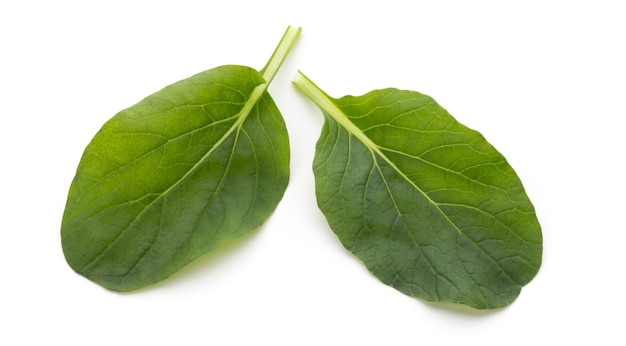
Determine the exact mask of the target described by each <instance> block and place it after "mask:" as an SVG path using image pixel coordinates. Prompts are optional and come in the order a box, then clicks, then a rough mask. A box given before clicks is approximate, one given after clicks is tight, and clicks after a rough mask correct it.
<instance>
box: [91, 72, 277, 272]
mask: <svg viewBox="0 0 626 346" xmlns="http://www.w3.org/2000/svg"><path fill="white" fill-rule="evenodd" d="M267 86H268V84H267V83H263V84H260V85H257V86H256V87H255V88H254V89H253V90H252V93H251V94H250V98H248V100H247V101H246V103H244V105H243V107H242V108H241V110H240V111H239V113H237V115H236V117H237V120H236V121H235V122H234V123H233V125H232V126H231V127H230V128H229V129H228V131H226V132H225V133H224V135H222V137H221V138H220V139H219V140H218V141H217V142H216V143H215V144H214V145H213V146H212V147H211V148H210V149H209V150H208V151H207V152H206V153H205V154H204V155H203V156H202V157H201V158H200V159H199V160H198V162H196V163H195V164H194V165H193V166H192V167H191V168H190V169H189V170H187V172H185V174H183V175H182V176H181V177H180V178H179V179H178V180H177V181H175V182H174V183H173V184H172V185H170V187H168V188H167V189H166V190H164V191H163V192H161V193H160V194H158V195H157V196H156V197H155V198H154V199H153V200H152V201H151V202H150V203H148V204H147V205H146V206H145V207H144V208H143V209H141V211H140V212H139V213H138V214H137V216H135V218H133V219H132V220H131V221H130V222H129V223H128V225H126V226H125V227H124V228H122V229H121V230H120V232H119V233H118V234H117V235H116V236H115V238H113V240H112V241H111V242H110V243H109V244H108V245H107V246H106V247H105V248H104V250H102V252H101V253H100V254H98V256H96V257H95V258H94V259H92V260H91V261H90V262H88V263H87V264H86V265H85V266H84V267H83V268H82V269H81V271H83V272H85V271H87V270H89V267H92V266H93V265H94V264H96V263H97V262H98V260H99V259H100V258H102V257H103V256H104V255H105V254H106V253H107V252H108V251H109V249H111V248H112V247H113V246H114V245H115V244H116V243H117V241H118V240H119V239H120V238H121V237H122V235H123V234H124V233H125V232H126V230H128V229H129V228H130V227H131V226H132V225H133V224H134V223H135V222H136V221H137V220H139V219H140V218H141V216H143V215H144V214H145V213H146V211H148V210H150V209H151V208H152V207H153V206H154V205H155V204H156V203H157V202H159V201H160V200H161V199H162V198H164V197H165V196H167V195H168V194H169V193H170V192H171V191H172V190H173V189H175V188H176V187H177V186H179V185H180V184H182V182H183V181H185V179H187V177H189V176H190V175H191V174H193V172H195V171H196V170H197V169H198V167H200V166H201V165H202V164H203V163H204V162H205V161H206V160H207V159H208V158H209V157H210V156H211V155H212V154H213V152H215V150H216V149H217V148H219V147H220V146H221V145H222V143H224V141H225V140H226V139H227V138H228V137H230V135H231V134H232V133H233V132H234V131H236V130H237V131H239V130H240V129H241V127H242V125H243V123H244V121H245V120H246V118H247V117H248V115H249V114H250V112H251V111H252V108H253V107H254V106H255V105H256V104H257V102H258V101H259V99H260V98H261V96H262V95H263V93H264V92H265V90H267ZM234 145H236V143H234V144H233V146H234Z"/></svg>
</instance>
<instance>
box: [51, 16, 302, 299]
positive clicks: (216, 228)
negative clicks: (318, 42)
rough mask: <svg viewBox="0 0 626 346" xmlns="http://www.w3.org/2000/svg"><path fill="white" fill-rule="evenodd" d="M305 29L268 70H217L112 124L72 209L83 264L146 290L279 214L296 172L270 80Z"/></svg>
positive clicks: (90, 150)
mask: <svg viewBox="0 0 626 346" xmlns="http://www.w3.org/2000/svg"><path fill="white" fill-rule="evenodd" d="M299 33H300V29H299V28H298V29H295V28H288V29H287V31H286V33H285V35H284V36H283V39H282V40H281V42H280V43H279V45H278V47H277V48H276V51H275V52H274V54H273V55H272V58H271V59H270V61H269V62H268V64H267V65H266V67H265V68H264V69H263V70H262V71H261V73H260V72H258V71H256V70H254V69H251V68H249V67H244V66H232V65H229V66H220V67H217V68H214V69H210V70H208V71H205V72H202V73H199V74H196V75H194V76H192V77H190V78H187V79H184V80H181V81H179V82H177V83H174V84H172V85H169V86H167V87H165V88H164V89H162V90H161V91H158V92H156V93H155V94H152V95H150V96H148V97H146V98H145V99H144V100H142V101H140V102H139V103H137V104H136V105H134V106H132V107H130V108H128V109H125V110H123V111H121V112H119V113H118V114H116V115H115V116H114V117H113V118H111V119H110V120H109V121H107V122H106V123H105V124H104V126H103V127H102V129H101V130H100V131H99V132H98V133H97V134H96V135H95V136H94V138H93V139H92V141H91V142H90V143H89V145H88V146H87V148H86V149H85V152H84V154H83V157H82V159H81V161H80V163H79V165H78V168H77V171H76V176H75V177H74V180H73V182H72V185H71V187H70V191H69V195H68V199H67V204H66V208H65V212H64V215H63V221H62V227H61V237H62V245H63V251H64V254H65V258H66V260H67V262H68V263H69V265H70V266H71V267H72V268H73V269H74V270H75V271H76V272H78V273H80V274H82V275H84V276H85V277H87V278H88V279H90V280H92V281H94V282H97V283H99V284H101V285H102V286H105V287H107V288H109V289H112V290H116V291H128V290H133V289H137V288H141V287H144V286H147V285H150V284H153V283H155V282H158V281H160V280H163V279H165V278H167V277H168V276H170V275H172V274H173V273H174V272H176V271H177V270H179V269H180V268H181V267H183V266H184V265H186V264H187V263H189V262H191V261H193V260H194V259H196V258H197V257H199V256H201V255H203V254H205V253H206V252H208V251H211V250H213V249H215V248H216V247H218V246H220V245H221V244H222V243H224V242H226V241H228V240H230V239H233V238H236V237H239V236H241V235H243V234H244V233H246V232H249V231H251V230H254V229H256V228H258V227H259V226H260V225H261V224H262V223H263V222H264V221H265V220H266V219H267V218H268V217H269V215H270V214H271V213H272V212H273V211H274V209H275V208H276V206H277V204H278V202H279V201H280V200H281V198H282V196H283V193H284V191H285V189H286V187H287V183H288V180H289V140H288V137H287V131H286V128H285V124H284V121H283V118H282V116H281V114H280V112H279V110H278V108H277V107H276V105H275V104H274V101H273V100H272V98H271V96H270V95H269V94H268V92H267V86H268V84H269V83H270V82H271V80H272V79H273V77H274V75H275V74H276V72H277V71H278V69H279V67H280V65H281V64H282V62H283V60H284V59H285V57H286V56H287V53H288V51H289V49H290V48H291V47H292V46H293V44H294V43H295V40H296V39H297V37H298V35H299Z"/></svg>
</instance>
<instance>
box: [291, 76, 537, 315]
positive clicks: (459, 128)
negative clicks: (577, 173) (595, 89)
mask: <svg viewBox="0 0 626 346" xmlns="http://www.w3.org/2000/svg"><path fill="white" fill-rule="evenodd" d="M294 84H295V85H296V86H297V87H298V88H299V89H301V91H303V92H304V93H305V94H306V95H307V96H309V97H310V98H311V99H312V100H313V101H314V102H315V103H316V104H317V105H318V106H319V107H320V108H321V109H322V111H323V113H324V115H325V125H324V127H323V130H322V133H321V136H320V138H319V141H318V144H317V148H316V155H315V161H314V165H313V168H314V174H315V180H316V193H317V200H318V205H319V207H320V209H321V211H322V212H323V213H324V215H325V216H326V219H327V221H328V223H329V225H330V227H331V228H332V230H333V231H334V232H335V233H336V234H337V236H338V238H339V239H340V241H341V242H342V243H343V245H344V246H345V247H346V248H347V249H348V250H350V251H351V252H352V253H354V254H355V255H356V256H357V257H358V258H359V259H360V260H361V261H362V262H363V263H364V264H365V265H366V266H367V268H368V269H369V270H370V271H371V272H372V273H373V274H374V275H375V276H377V277H378V278H379V279H380V280H381V281H383V282H384V283H386V284H388V285H391V286H393V287H395V288H396V289H398V290H399V291H401V292H403V293H405V294H408V295H411V296H416V297H420V298H423V299H425V300H428V301H448V302H455V303H462V304H467V305H470V306H473V307H475V308H481V309H483V308H496V307H502V306H505V305H508V304H510V303H511V302H512V301H513V300H515V298H516V297H517V296H518V295H519V293H520V290H521V288H522V286H524V285H525V284H526V283H528V282H529V281H530V280H531V279H532V278H533V277H534V276H535V274H536V273H537V271H538V269H539V267H540V264H541V256H542V234H541V228H540V225H539V222H538V220H537V218H536V216H535V210H534V207H533V205H532V203H531V202H530V200H529V198H528V196H527V195H526V193H525V191H524V188H523V186H522V183H521V182H520V180H519V178H518V176H517V175H516V173H515V172H514V171H513V169H512V168H511V166H510V165H509V164H508V163H507V161H506V160H505V158H504V157H503V156H502V155H501V154H500V153H499V152H498V151H497V150H496V149H495V148H494V147H493V146H491V145H490V144H489V143H488V142H487V141H486V140H485V138H484V137H483V136H482V135H481V134H480V133H478V132H476V131H474V130H471V129H469V128H467V127H465V126H464V125H462V124H460V123H459V122H457V121H456V120H455V119H454V118H453V117H452V116H451V115H450V114H448V112H447V111H446V110H445V109H443V108H442V107H441V106H439V105H438V104H437V103H436V102H435V101H434V100H433V99H432V98H430V97H429V96H426V95H423V94H420V93H418V92H413V91H404V90H398V89H384V90H376V91H372V92H370V93H367V94H365V95H363V96H358V97H354V96H345V97H343V98H340V99H334V98H331V97H330V96H328V95H326V94H325V93H324V92H323V91H322V90H320V89H319V88H318V87H317V86H315V84H313V83H312V82H311V81H310V80H309V79H308V78H306V77H305V76H304V75H302V74H299V75H298V76H297V78H296V80H295V81H294Z"/></svg>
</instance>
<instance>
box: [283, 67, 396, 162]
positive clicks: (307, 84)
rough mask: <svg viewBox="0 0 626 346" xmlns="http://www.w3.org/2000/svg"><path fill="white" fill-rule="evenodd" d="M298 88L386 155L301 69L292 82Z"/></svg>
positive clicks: (347, 129)
mask: <svg viewBox="0 0 626 346" xmlns="http://www.w3.org/2000/svg"><path fill="white" fill-rule="evenodd" d="M292 83H293V84H294V85H295V86H296V88H298V89H299V90H300V91H301V92H302V93H304V94H305V95H306V96H307V97H308V98H309V99H311V101H313V103H315V104H316V105H317V106H318V107H319V108H320V109H322V111H324V112H325V113H327V114H328V115H329V116H330V117H332V118H333V119H334V120H335V121H336V122H337V123H339V124H340V125H341V126H342V127H343V128H344V129H346V131H348V133H350V134H352V135H353V136H355V137H356V138H358V139H359V140H360V141H361V143H363V144H365V146H366V147H368V148H369V149H370V150H372V151H374V152H376V153H378V154H380V155H381V156H383V157H384V155H383V154H382V153H381V152H380V149H379V148H378V146H377V145H376V144H375V143H374V142H372V140H371V139H369V137H367V136H366V135H365V134H364V133H363V131H361V129H359V128H358V127H357V126H356V125H354V123H352V122H351V121H350V120H348V117H347V116H346V115H345V114H344V113H343V111H342V110H340V109H339V108H338V107H337V106H336V105H335V104H334V103H333V102H332V100H333V98H332V97H330V96H328V94H326V93H325V92H324V91H323V90H322V89H320V88H319V87H318V86H317V85H315V83H313V81H311V80H310V79H309V78H308V77H307V76H305V75H304V73H302V72H301V71H298V72H297V73H296V77H295V78H294V80H293V82H292Z"/></svg>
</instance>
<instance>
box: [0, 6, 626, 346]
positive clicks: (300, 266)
mask: <svg viewBox="0 0 626 346" xmlns="http://www.w3.org/2000/svg"><path fill="white" fill-rule="evenodd" d="M409 4H410V5H409ZM623 8H624V7H623V5H622V4H621V2H620V1H603V0H593V1H528V0H526V1H480V0H478V1H411V2H409V1H405V2H402V1H394V0H384V1H363V0H361V1H340V0H334V1H325V0H315V1H270V0H264V1H237V0H231V1H214V2H210V1H185V0H176V1H106V2H105V1H101V2H98V4H96V2H95V1H74V2H72V1H64V0H57V1H28V0H25V1H19V2H18V1H3V2H2V4H0V159H1V161H0V176H1V179H0V184H1V194H0V213H1V214H0V232H1V233H0V266H1V267H0V268H1V269H0V276H1V278H0V280H1V283H0V318H1V321H0V344H2V345H44V344H46V345H50V344H59V345H66V346H67V345H205V344H206V345H209V344H210V345H394V344H395V345H410V344H415V345H418V344H424V345H426V344H433V343H435V344H440V345H446V344H449V345H452V344H463V345H502V344H507V345H534V344H547V342H548V341H549V342H558V344H560V345H566V344H569V343H573V342H576V344H581V345H591V344H593V345H624V343H625V342H626V341H625V340H626V337H625V336H624V320H625V318H626V317H624V314H625V312H626V304H625V295H626V292H625V283H626V282H625V281H626V280H625V279H624V264H626V261H625V259H624V247H625V246H626V226H625V225H624V214H625V213H626V210H625V207H626V203H625V202H624V196H625V194H626V188H625V187H624V171H623V165H622V161H623V160H624V149H626V145H625V143H624V125H623V119H624V118H625V117H626V10H624V9H623ZM288 25H294V26H301V27H302V28H303V32H302V35H301V37H300V40H299V41H298V43H297V45H296V46H295V48H294V50H293V52H292V54H291V55H290V56H289V58H288V59H287V61H286V62H285V64H284V65H283V68H282V69H281V71H280V72H279V74H278V76H277V77H276V79H275V80H274V82H273V84H272V85H271V87H270V92H271V93H272V95H273V96H274V99H275V100H276V103H277V104H278V106H279V107H280V109H281V111H282V113H283V116H284V118H285V121H286V123H287V126H288V130H289V133H290V138H291V146H292V160H291V168H292V175H291V181H290V185H289V188H288V189H287V191H286V194H285V197H284V199H283V201H282V203H281V204H280V205H279V206H278V208H277V210H276V212H275V213H274V214H273V216H272V217H271V218H270V219H269V220H268V222H267V223H266V224H265V225H264V226H263V227H261V228H260V229H259V230H258V231H256V232H253V233H252V234H251V235H249V236H246V237H244V238H243V239H242V240H240V241H236V242H234V243H233V244H230V245H228V246H226V247H225V248H223V249H221V250H218V251H216V252H214V253H212V254H209V255H207V256H205V257H203V258H201V259H199V260H198V261H196V262H194V263H193V264H192V265H190V266H188V267H186V268H185V269H183V270H182V271H181V272H179V273H177V274H176V275H174V276H173V277H172V278H170V279H168V280H166V281H165V282H162V283H160V284H157V285H155V286H152V287H150V288H149V289H144V290H141V291H139V292H135V293H130V294H118V293H114V292H110V291H107V290H105V289H103V288H101V287H100V286H98V285H96V284H93V283H91V282H90V281H88V280H86V279H84V278H83V277H81V276H79V275H77V274H75V273H74V272H73V271H72V270H71V269H70V268H69V267H68V266H67V264H66V263H65V260H64V258H63V254H62V251H61V245H60V233H59V231H60V223H61V216H62V213H63V209H64V205H65V198H66V194H67V190H68V188H69V185H70V182H71V180H72V178H73V175H74V171H75V169H76V165H77V164H78V161H79V159H80V156H81V154H82V151H83V149H84V147H85V145H86V144H87V143H88V142H89V140H90V139H91V137H92V136H93V135H94V134H95V132H96V131H97V130H98V129H99V128H100V126H101V125H102V124H103V123H104V122H105V121H106V120H107V119H109V118H110V117H111V116H112V115H114V114H115V113H116V112H117V111H119V110H121V109H123V108H126V107H128V106H131V105H132V104H134V103H136V102H137V101H139V100H140V99H142V98H143V97H145V96H147V95H148V94H150V93H152V92H155V91H157V90H159V89H161V88H162V87H164V86H165V85H167V84H170V83H172V82H175V81H177V80H180V79H183V78H186V77H188V76H190V75H192V74H194V73H197V72H200V71H203V70H206V69H209V68H212V67H215V66H219V65H223V64H242V65H248V66H252V67H256V68H258V69H260V68H262V67H263V66H264V64H265V62H266V61H267V60H268V59H269V56H270V55H271V53H272V51H273V49H274V47H275V45H276V44H277V43H278V41H279V40H280V38H281V36H282V34H283V32H284V30H285V29H286V27H287V26H288ZM297 69H300V70H302V71H303V72H304V73H305V74H307V75H308V76H309V77H310V78H311V79H312V80H313V81H314V82H316V83H317V84H318V85H319V86H320V87H321V88H323V89H325V90H326V91H327V92H328V93H329V94H330V95H332V96H336V97H339V96H343V95H345V94H353V95H359V94H362V93H365V92H367V91H369V90H372V89H377V88H383V87H390V86H393V87H398V88H405V89H411V90H417V91H421V92H423V93H426V94H429V95H431V96H433V97H434V98H435V99H436V100H437V101H438V102H439V103H440V104H441V105H443V106H444V107H446V108H447V109H448V110H449V111H450V113H452V114H453V115H454V116H455V117H456V118H457V119H458V120H459V121H461V122H462V123H464V124H466V125H467V126H469V127H472V128H474V129H477V130H479V131H480V132H482V133H483V134H484V135H485V137H487V139H488V140H489V141H490V142H491V143H492V144H493V145H494V146H496V148H498V149H499V150H500V151H501V152H502V153H503V154H504V155H505V156H506V157H507V159H508V160H509V162H510V163H511V164H512V165H513V167H514V168H515V169H516V171H517V172H518V174H519V175H520V177H521V179H522V181H523V182H524V185H525V187H526V189H527V192H528V194H529V196H530V197H531V199H532V201H533V202H534V204H535V207H536V209H537V213H538V216H539V219H540V221H541V223H542V227H543V234H544V247H545V249H544V259H543V260H544V262H543V266H542V268H541V270H540V272H539V274H538V275H537V276H536V278H535V279H534V280H533V281H532V282H531V283H530V284H528V285H527V286H526V287H524V289H523V290H522V293H521V295H520V297H519V298H518V299H517V300H516V301H515V302H514V303H513V304H512V305H511V306H509V307H507V308H505V309H500V310H496V311H477V310H473V309H470V308H465V307H457V306H450V305H445V304H444V305H441V304H431V303H425V302H423V301H421V300H418V299H414V298H410V297H407V296H404V295H403V294H401V293H399V292H397V291H395V290H394V289H392V288H390V287H387V286H385V285H383V284H382V283H380V282H379V281H378V280H377V279H376V278H374V277H373V276H372V275H370V274H369V273H368V272H367V270H366V269H365V268H364V267H363V265H362V264H361V263H360V262H358V260H356V259H355V258H354V257H353V256H352V255H350V254H349V253H348V252H347V251H346V250H344V249H343V247H342V246H341V245H340V243H339V241H338V240H337V239H336V237H335V236H334V234H333V233H332V232H331V231H330V229H329V228H328V226H327V225H326V223H325V220H324V218H323V216H322V214H321V213H320V212H319V210H318V209H317V207H316V203H315V196H314V183H313V174H312V170H311V162H312V159H313V154H314V145H315V142H316V140H317V136H318V134H319V131H320V129H321V126H322V120H323V119H322V115H321V113H320V112H319V111H318V110H317V109H316V108H315V107H314V106H313V105H312V104H311V103H310V102H309V101H308V100H306V99H305V98H303V97H302V96H301V95H300V94H299V93H298V92H297V91H296V90H295V89H294V88H293V86H292V85H291V80H292V78H293V76H294V74H295V72H296V70H297Z"/></svg>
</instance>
